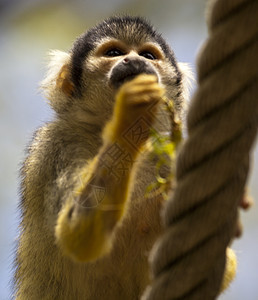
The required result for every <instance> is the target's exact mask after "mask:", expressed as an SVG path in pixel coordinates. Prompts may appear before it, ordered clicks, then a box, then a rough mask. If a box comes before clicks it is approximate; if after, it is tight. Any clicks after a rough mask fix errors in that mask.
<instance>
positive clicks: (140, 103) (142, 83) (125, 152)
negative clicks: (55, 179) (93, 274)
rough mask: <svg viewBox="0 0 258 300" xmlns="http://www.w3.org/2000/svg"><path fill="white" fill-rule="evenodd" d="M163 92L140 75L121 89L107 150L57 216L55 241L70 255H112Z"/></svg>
mask: <svg viewBox="0 0 258 300" xmlns="http://www.w3.org/2000/svg"><path fill="white" fill-rule="evenodd" d="M162 93H163V91H162V89H161V87H160V85H159V84H158V83H157V79H156V77H155V76H151V75H140V76H138V77H137V78H135V79H134V80H132V81H130V82H127V83H125V84H124V85H123V86H122V87H121V89H120V90H119V92H118V94H117V97H116V103H115V108H114V113H113V117H112V119H111V121H110V122H109V123H108V124H107V125H106V127H105V129H104V132H103V146H102V148H101V149H100V151H99V153H98V154H97V156H96V157H95V158H94V159H93V160H92V161H91V162H90V163H89V164H88V166H87V167H85V169H84V170H82V172H81V174H77V177H78V185H77V188H76V189H75V190H74V191H71V193H70V196H69V197H68V198H67V199H66V200H65V203H64V205H63V208H62V209H61V211H60V213H59V216H58V220H57V225H56V237H57V241H58V244H59V245H60V247H61V248H62V250H63V252H64V253H65V254H68V255H69V256H72V257H74V258H76V259H77V260H80V261H92V260H95V259H97V258H99V257H101V256H102V255H104V254H105V253H107V252H108V251H109V249H110V247H111V244H112V232H113V229H114V227H115V225H116V224H117V222H118V221H119V220H120V219H121V217H122V216H123V213H124V211H125V205H126V199H127V196H128V190H129V189H128V187H129V183H130V177H131V176H132V168H133V164H134V161H135V159H136V157H137V154H138V153H139V151H140V150H141V148H142V146H143V145H144V143H145V141H146V140H147V138H148V133H149V129H150V126H151V125H152V123H153V120H154V115H155V110H156V105H157V103H158V102H159V100H160V98H161V96H162Z"/></svg>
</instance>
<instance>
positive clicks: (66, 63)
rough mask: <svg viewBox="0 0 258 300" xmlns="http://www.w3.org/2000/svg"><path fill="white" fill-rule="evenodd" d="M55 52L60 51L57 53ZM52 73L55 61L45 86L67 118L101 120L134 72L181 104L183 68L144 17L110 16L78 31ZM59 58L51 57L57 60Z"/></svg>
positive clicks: (110, 112)
mask: <svg viewBox="0 0 258 300" xmlns="http://www.w3.org/2000/svg"><path fill="white" fill-rule="evenodd" d="M57 54H59V52H57ZM62 56H63V59H62V61H63V65H62V67H61V68H60V69H59V70H60V71H58V74H57V77H56V75H55V74H56V73H55V72H56V70H58V68H57V63H56V62H54V64H53V68H52V70H51V72H50V76H49V77H48V78H47V79H46V80H45V82H44V83H45V86H46V90H47V93H48V95H47V96H48V97H49V98H50V100H51V105H52V106H53V108H54V109H55V110H56V111H57V112H58V113H64V114H67V113H69V112H72V113H73V116H72V117H71V118H72V119H74V120H76V119H78V116H80V120H86V121H88V122H90V120H93V119H94V122H95V123H97V122H100V118H101V120H103V123H105V122H106V120H107V119H108V118H110V116H111V114H112V111H113V107H114V102H115V95H116V93H117V91H118V89H119V87H120V86H121V85H122V84H123V83H124V82H125V81H128V80H131V79H133V78H134V77H135V76H137V75H139V74H154V75H156V76H157V80H158V82H159V83H160V84H161V85H162V87H163V89H164V90H165V93H166V97H167V98H168V99H171V100H172V99H173V100H174V103H175V104H176V108H178V111H181V110H182V109H181V106H182V100H183V96H182V91H183V88H182V87H183V82H182V73H181V71H180V67H179V64H178V63H177V62H176V60H175V57H174V54H173V51H172V50H171V49H170V47H169V46H168V45H167V43H166V42H165V40H164V39H163V38H162V37H161V36H160V35H159V34H158V33H157V32H156V31H155V30H154V29H153V27H152V26H151V25H150V24H148V22H146V21H145V20H144V19H141V18H137V17H122V18H120V17H114V18H110V19H108V20H105V21H103V22H102V23H100V24H99V25H97V26H96V27H94V28H92V29H90V30H89V31H87V32H86V33H85V34H83V35H82V36H80V37H79V38H78V39H77V40H76V42H75V43H74V45H73V48H72V49H71V52H70V53H69V54H68V53H67V54H63V55H62ZM59 60H60V59H59V57H57V59H56V61H57V62H59Z"/></svg>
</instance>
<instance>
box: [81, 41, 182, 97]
mask: <svg viewBox="0 0 258 300" xmlns="http://www.w3.org/2000/svg"><path fill="white" fill-rule="evenodd" d="M84 70H85V72H84V76H83V77H84V83H85V87H84V88H85V93H87V92H88V93H89V92H90V90H91V89H92V87H94V89H95V86H96V85H97V86H98V90H101V94H102V97H104V95H105V96H108V97H111V98H112V100H114V95H115V93H116V92H117V89H118V88H119V87H120V86H121V85H122V84H123V83H124V82H126V81H128V80H131V79H133V78H134V77H136V76H137V75H139V74H153V75H156V76H157V80H158V82H159V83H160V84H162V85H163V87H165V90H167V91H168V92H171V88H172V87H173V88H172V90H174V92H176V91H175V90H176V88H177V87H176V81H177V74H176V72H175V68H174V66H172V65H171V63H170V62H169V61H168V59H167V58H166V56H165V54H164V53H163V51H162V49H161V47H160V45H159V44H158V43H155V42H151V41H146V42H141V43H140V44H135V43H134V44H130V43H126V42H124V41H120V40H116V39H105V40H104V41H102V42H100V43H99V45H98V46H97V47H96V49H94V50H93V51H92V52H91V53H90V54H89V56H88V58H87V60H86V61H85V69H84ZM95 92H96V89H95ZM173 96H174V95H173Z"/></svg>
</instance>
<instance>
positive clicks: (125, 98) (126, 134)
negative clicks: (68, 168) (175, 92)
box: [103, 74, 164, 156]
mask: <svg viewBox="0 0 258 300" xmlns="http://www.w3.org/2000/svg"><path fill="white" fill-rule="evenodd" d="M163 93H164V91H163V89H162V87H161V86H160V84H159V83H158V80H157V77H156V76H154V75H147V74H142V75H139V76H137V77H136V78H134V79H133V80H131V81H128V82H126V83H125V84H123V85H122V86H121V88H120V89H119V91H118V93H117V96H116V103H115V108H114V114H113V118H112V120H111V122H110V123H109V124H107V126H106V128H105V131H104V135H103V137H104V139H109V140H111V141H113V142H115V141H116V142H117V141H118V142H119V143H121V144H122V145H123V146H124V147H125V148H126V149H127V150H128V151H130V153H131V154H132V155H133V156H134V155H135V152H138V151H139V150H140V148H141V146H142V145H143V144H144V143H145V141H146V140H147V139H148V137H149V133H150V127H151V126H152V124H153V121H154V119H155V113H156V110H157V104H158V103H159V102H160V100H161V98H162V95H163Z"/></svg>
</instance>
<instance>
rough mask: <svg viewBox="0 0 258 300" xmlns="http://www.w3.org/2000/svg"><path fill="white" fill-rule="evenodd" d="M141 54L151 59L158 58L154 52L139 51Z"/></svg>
mask: <svg viewBox="0 0 258 300" xmlns="http://www.w3.org/2000/svg"><path fill="white" fill-rule="evenodd" d="M139 55H140V56H143V57H145V58H147V59H150V60H154V59H157V58H156V56H155V55H154V54H153V53H151V52H149V51H143V52H141V53H139Z"/></svg>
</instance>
